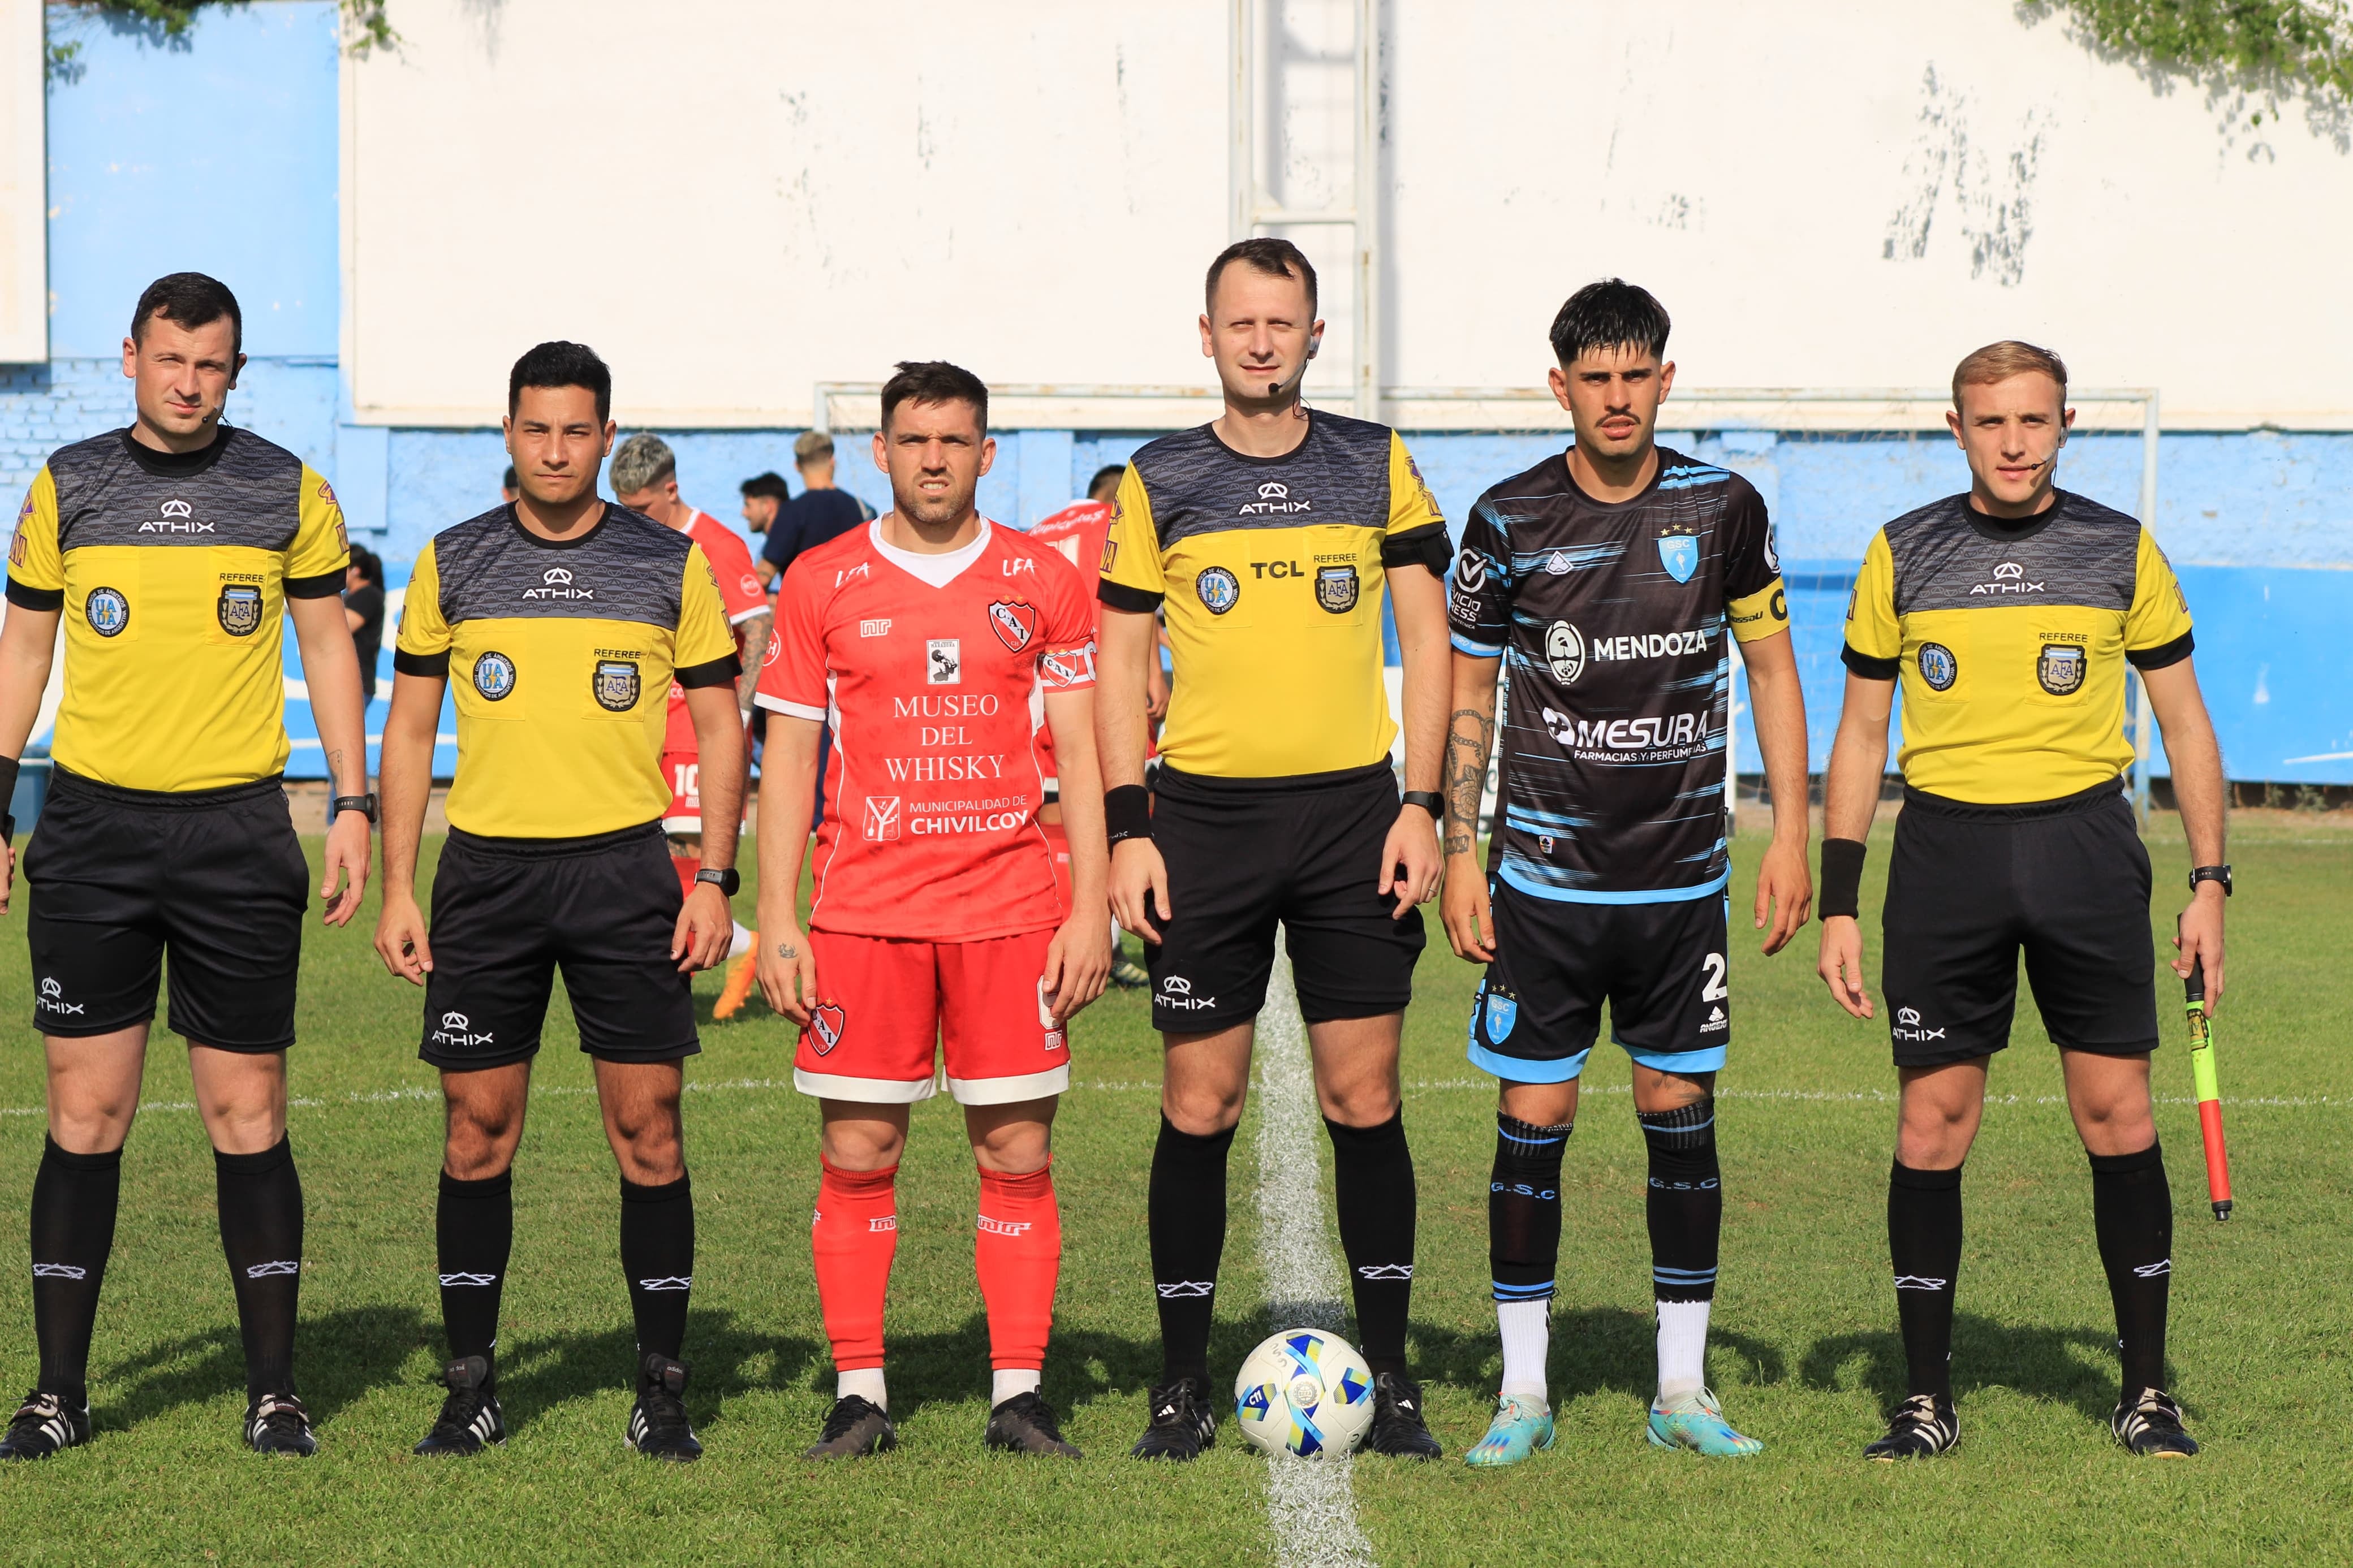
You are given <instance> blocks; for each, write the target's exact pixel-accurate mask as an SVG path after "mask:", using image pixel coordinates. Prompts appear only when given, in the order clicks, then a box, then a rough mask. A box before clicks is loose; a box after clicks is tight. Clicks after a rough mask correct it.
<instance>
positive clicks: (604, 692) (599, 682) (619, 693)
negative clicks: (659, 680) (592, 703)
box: [595, 658, 642, 713]
mask: <svg viewBox="0 0 2353 1568" xmlns="http://www.w3.org/2000/svg"><path fill="white" fill-rule="evenodd" d="M595 685H596V706H597V707H599V708H602V709H604V710H606V711H607V712H608V713H627V712H628V710H630V709H632V708H635V707H636V706H637V705H638V691H639V689H641V685H642V683H641V682H640V681H639V679H638V661H637V660H636V659H633V658H600V659H598V660H597V661H596V682H595Z"/></svg>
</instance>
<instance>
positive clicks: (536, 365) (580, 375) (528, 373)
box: [507, 340, 613, 420]
mask: <svg viewBox="0 0 2353 1568" xmlns="http://www.w3.org/2000/svg"><path fill="white" fill-rule="evenodd" d="M526 386H585V387H586V388H587V389H588V390H589V391H590V392H593V393H595V394H596V417H597V418H598V419H599V420H604V419H609V418H611V417H612V416H613V373H612V371H611V370H610V369H608V368H607V366H606V363H605V362H604V361H603V360H601V359H598V358H597V357H596V350H595V349H592V348H590V347H589V346H588V345H587V344H586V343H567V342H562V341H560V340H559V341H557V342H552V343H541V344H539V345H538V346H537V347H535V348H533V349H530V350H528V351H527V352H525V353H524V354H523V356H522V358H521V359H519V360H517V361H515V362H514V369H513V370H512V371H510V372H509V373H508V374H507V414H508V416H510V417H512V416H513V414H514V411H515V410H516V408H518V407H520V406H521V405H522V389H523V388H524V387H526Z"/></svg>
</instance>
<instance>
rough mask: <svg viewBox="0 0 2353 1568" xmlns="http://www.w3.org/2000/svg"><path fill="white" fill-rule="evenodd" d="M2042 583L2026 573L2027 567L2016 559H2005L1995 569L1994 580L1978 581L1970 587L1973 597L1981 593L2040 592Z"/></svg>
mask: <svg viewBox="0 0 2353 1568" xmlns="http://www.w3.org/2000/svg"><path fill="white" fill-rule="evenodd" d="M2041 592H2042V584H2040V583H2037V582H2034V581H2032V580H2031V579H2030V578H2029V577H2028V576H2027V575H2026V568H2025V567H2023V566H2021V565H2020V564H2019V563H2017V562H2015V561H2005V562H2003V563H2001V564H2000V565H1999V566H1997V567H1995V568H1994V569H1993V581H1992V582H1990V583H1978V584H1975V585H1973V586H1972V587H1971V588H1970V589H1969V594H1970V595H1971V596H1972V597H1974V596H1976V595H1979V594H1987V595H2000V594H2040V593H2041Z"/></svg>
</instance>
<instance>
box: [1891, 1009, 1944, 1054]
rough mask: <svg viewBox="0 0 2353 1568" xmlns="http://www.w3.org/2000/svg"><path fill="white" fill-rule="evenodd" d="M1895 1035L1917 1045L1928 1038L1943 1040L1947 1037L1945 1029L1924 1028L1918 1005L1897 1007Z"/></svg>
mask: <svg viewBox="0 0 2353 1568" xmlns="http://www.w3.org/2000/svg"><path fill="white" fill-rule="evenodd" d="M1894 1035H1895V1037H1896V1038H1897V1039H1899V1040H1910V1041H1912V1042H1913V1043H1914V1044H1915V1045H1917V1044H1919V1043H1921V1042H1923V1041H1926V1040H1941V1039H1943V1038H1944V1037H1945V1031H1944V1030H1942V1029H1924V1028H1922V1027H1921V1026H1920V1010H1919V1009H1918V1008H1917V1007H1898V1008H1897V1009H1895V1029H1894Z"/></svg>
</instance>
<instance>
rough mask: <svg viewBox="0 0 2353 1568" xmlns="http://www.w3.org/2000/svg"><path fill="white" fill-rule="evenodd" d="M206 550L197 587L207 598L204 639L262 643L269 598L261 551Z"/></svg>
mask: <svg viewBox="0 0 2353 1568" xmlns="http://www.w3.org/2000/svg"><path fill="white" fill-rule="evenodd" d="M203 554H204V556H205V558H206V562H205V564H206V570H205V572H204V574H202V576H201V577H200V578H199V579H198V581H197V584H196V589H197V592H198V593H200V594H202V595H204V597H205V601H206V602H205V604H204V605H203V606H202V610H203V613H204V617H205V620H204V627H205V641H206V642H207V643H210V644H212V645H213V646H214V647H259V644H260V640H261V628H262V626H264V625H265V624H266V621H267V617H268V613H269V599H270V593H269V581H268V578H267V577H266V576H265V574H264V573H263V570H262V568H263V563H264V561H265V557H264V556H263V554H262V552H260V551H258V550H236V549H212V550H206V551H204V552H203ZM280 613H281V614H283V611H282V610H281V611H280Z"/></svg>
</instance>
